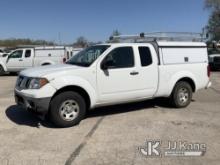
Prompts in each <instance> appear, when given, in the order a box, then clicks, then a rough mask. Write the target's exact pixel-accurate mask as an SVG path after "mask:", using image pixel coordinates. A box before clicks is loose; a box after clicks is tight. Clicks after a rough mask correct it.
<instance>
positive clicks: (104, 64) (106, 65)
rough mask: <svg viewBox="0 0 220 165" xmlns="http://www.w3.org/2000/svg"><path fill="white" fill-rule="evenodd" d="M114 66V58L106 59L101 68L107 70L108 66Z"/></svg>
mask: <svg viewBox="0 0 220 165" xmlns="http://www.w3.org/2000/svg"><path fill="white" fill-rule="evenodd" d="M113 66H114V61H113V60H112V59H106V60H104V61H103V63H102V64H101V69H102V70H107V69H108V68H111V67H113Z"/></svg>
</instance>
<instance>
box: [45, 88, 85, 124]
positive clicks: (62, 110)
mask: <svg viewBox="0 0 220 165" xmlns="http://www.w3.org/2000/svg"><path fill="white" fill-rule="evenodd" d="M85 113H86V103H85V100H84V99H83V97H82V96H81V95H80V94H78V93H76V92H63V93H61V94H59V95H57V96H55V97H54V98H53V99H52V101H51V104H50V112H49V117H50V119H51V120H52V122H53V123H54V124H55V125H57V126H58V127H71V126H74V125H76V124H78V123H79V122H80V121H81V120H82V119H83V118H84V116H85Z"/></svg>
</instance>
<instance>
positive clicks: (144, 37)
mask: <svg viewBox="0 0 220 165" xmlns="http://www.w3.org/2000/svg"><path fill="white" fill-rule="evenodd" d="M205 40H206V36H205V35H204V34H202V33H191V32H152V33H140V34H139V35H119V36H111V37H110V42H111V41H112V42H114V41H117V42H125V41H129V42H150V41H191V42H199V41H200V42H202V41H205Z"/></svg>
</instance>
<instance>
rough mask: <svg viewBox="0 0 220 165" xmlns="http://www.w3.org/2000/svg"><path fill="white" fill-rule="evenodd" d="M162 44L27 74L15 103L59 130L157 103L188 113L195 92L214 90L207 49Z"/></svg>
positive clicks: (111, 46)
mask: <svg viewBox="0 0 220 165" xmlns="http://www.w3.org/2000/svg"><path fill="white" fill-rule="evenodd" d="M143 38H148V37H144V36H141V37H140V40H141V41H140V42H143ZM159 39H160V40H161V38H159ZM160 40H158V41H157V40H155V39H154V41H152V42H151V41H150V42H148V41H146V42H144V43H134V42H133V43H108V44H101V45H95V46H91V47H88V48H87V49H85V50H83V51H81V52H80V53H78V54H76V55H75V56H74V57H72V58H71V59H70V60H69V61H67V63H66V64H62V65H53V66H43V67H37V68H33V69H28V70H24V71H22V72H21V73H20V75H19V77H18V79H17V83H16V87H15V100H16V102H17V104H18V105H22V106H23V107H25V108H26V109H29V110H32V111H35V112H37V113H41V114H47V115H48V116H49V118H50V119H51V120H52V122H53V123H54V124H56V125H57V126H60V127H69V126H73V125H75V124H77V123H79V122H80V121H81V120H82V119H83V118H84V116H85V114H86V111H87V110H89V109H92V108H95V107H100V106H106V105H114V104H121V103H128V102H134V101H140V100H147V99H151V98H156V97H167V98H169V100H170V102H171V103H172V105H173V106H174V107H176V108H183V107H186V106H188V105H189V104H190V102H191V99H192V94H193V93H194V92H196V91H197V90H199V89H205V88H208V87H210V85H211V82H210V70H209V66H208V55H207V47H206V44H205V43H203V42H183V41H181V42H176V41H175V42H174V41H167V40H166V39H164V41H160ZM172 40H173V39H172ZM135 42H137V37H136V38H135Z"/></svg>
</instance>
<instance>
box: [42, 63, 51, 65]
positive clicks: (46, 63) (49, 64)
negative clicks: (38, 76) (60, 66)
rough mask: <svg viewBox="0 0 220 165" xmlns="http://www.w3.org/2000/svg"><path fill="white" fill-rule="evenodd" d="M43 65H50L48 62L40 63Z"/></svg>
mask: <svg viewBox="0 0 220 165" xmlns="http://www.w3.org/2000/svg"><path fill="white" fill-rule="evenodd" d="M45 65H51V64H50V63H43V64H41V66H45Z"/></svg>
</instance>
